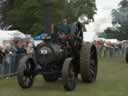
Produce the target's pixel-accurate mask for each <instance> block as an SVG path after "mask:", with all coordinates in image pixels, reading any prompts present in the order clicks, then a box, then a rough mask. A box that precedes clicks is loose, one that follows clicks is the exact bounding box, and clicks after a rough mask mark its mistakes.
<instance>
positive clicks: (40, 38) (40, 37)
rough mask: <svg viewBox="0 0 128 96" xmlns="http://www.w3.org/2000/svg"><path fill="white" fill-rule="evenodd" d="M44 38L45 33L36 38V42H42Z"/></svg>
mask: <svg viewBox="0 0 128 96" xmlns="http://www.w3.org/2000/svg"><path fill="white" fill-rule="evenodd" d="M44 36H45V33H42V34H40V35H38V36H36V37H34V40H42V39H43V38H44Z"/></svg>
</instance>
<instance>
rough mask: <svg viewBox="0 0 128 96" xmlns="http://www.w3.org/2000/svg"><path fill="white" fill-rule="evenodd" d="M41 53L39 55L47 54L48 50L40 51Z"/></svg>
mask: <svg viewBox="0 0 128 96" xmlns="http://www.w3.org/2000/svg"><path fill="white" fill-rule="evenodd" d="M40 51H41V54H44V55H45V54H48V50H40Z"/></svg>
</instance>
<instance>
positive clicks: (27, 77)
mask: <svg viewBox="0 0 128 96" xmlns="http://www.w3.org/2000/svg"><path fill="white" fill-rule="evenodd" d="M33 79H34V76H33V74H32V64H31V62H30V61H29V58H28V57H27V56H24V57H23V58H22V59H21V60H20V62H19V66H18V73H17V80H18V83H19V85H20V86H21V87H22V88H30V87H31V86H32V84H33Z"/></svg>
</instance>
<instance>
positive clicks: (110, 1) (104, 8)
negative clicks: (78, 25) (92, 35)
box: [87, 0, 121, 32]
mask: <svg viewBox="0 0 128 96" xmlns="http://www.w3.org/2000/svg"><path fill="white" fill-rule="evenodd" d="M120 1H121V0H96V6H97V14H96V15H95V16H94V17H95V22H94V23H90V24H89V25H88V26H87V29H88V31H89V32H102V31H103V30H104V29H106V28H107V27H109V26H112V24H111V21H112V19H111V18H112V16H111V11H112V9H114V8H117V7H118V3H119V2H120Z"/></svg>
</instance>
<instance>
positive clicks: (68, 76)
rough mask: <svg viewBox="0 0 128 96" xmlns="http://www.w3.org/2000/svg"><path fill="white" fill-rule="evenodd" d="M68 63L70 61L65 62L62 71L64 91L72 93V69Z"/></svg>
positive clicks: (74, 85)
mask: <svg viewBox="0 0 128 96" xmlns="http://www.w3.org/2000/svg"><path fill="white" fill-rule="evenodd" d="M70 61H71V60H70V59H67V60H65V63H64V65H63V70H62V77H63V84H64V89H65V90H67V91H72V90H74V89H75V88H76V77H75V72H74V67H73V64H71V62H70Z"/></svg>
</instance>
